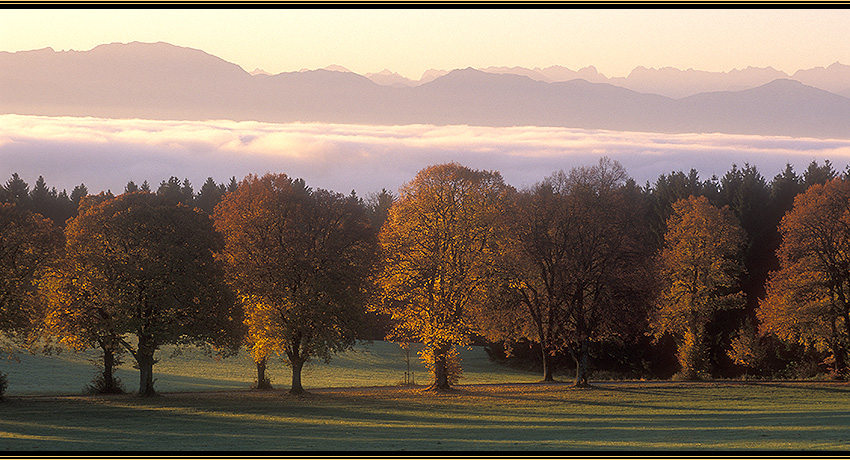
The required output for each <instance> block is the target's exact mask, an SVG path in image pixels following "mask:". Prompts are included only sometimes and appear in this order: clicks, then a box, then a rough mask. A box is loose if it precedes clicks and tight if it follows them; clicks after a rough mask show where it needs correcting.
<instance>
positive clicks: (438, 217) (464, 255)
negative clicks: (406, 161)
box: [376, 163, 508, 390]
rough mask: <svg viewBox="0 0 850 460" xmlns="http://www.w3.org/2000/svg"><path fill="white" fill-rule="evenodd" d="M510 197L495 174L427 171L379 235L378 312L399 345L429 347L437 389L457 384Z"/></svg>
mask: <svg viewBox="0 0 850 460" xmlns="http://www.w3.org/2000/svg"><path fill="white" fill-rule="evenodd" d="M507 190H508V187H507V186H506V185H505V183H504V181H503V180H502V177H501V175H500V174H499V173H498V172H490V171H478V170H472V169H470V168H467V167H465V166H461V165H459V164H456V163H449V164H440V165H436V166H430V167H428V168H425V169H423V170H422V171H420V172H419V173H418V174H417V175H416V177H415V178H414V179H413V180H412V181H410V182H409V183H407V184H405V185H404V186H403V187H402V188H401V190H400V196H399V198H398V199H397V200H396V201H395V203H393V205H392V207H391V208H390V212H389V216H388V217H387V220H386V222H385V223H384V226H383V228H382V229H381V234H380V243H381V250H382V256H383V264H382V271H381V273H380V274H379V276H378V284H379V286H380V294H381V296H380V303H379V305H377V306H376V308H377V309H378V310H380V311H382V312H384V313H387V314H389V315H390V316H391V318H392V321H393V323H394V325H395V329H394V331H393V335H394V336H395V337H398V338H399V339H400V341H402V342H410V341H421V342H423V343H424V345H425V347H424V349H423V351H422V353H421V357H422V359H423V361H424V362H425V364H426V365H427V366H429V367H430V368H431V369H432V371H433V374H434V382H433V384H432V385H431V388H433V389H441V390H442V389H448V388H450V387H451V384H452V383H454V382H456V381H457V379H458V378H459V377H460V371H461V367H460V362H459V358H458V354H457V347H458V346H464V345H467V344H468V343H469V336H470V333H471V332H472V331H474V330H475V328H476V324H475V321H474V318H475V316H476V310H477V309H478V307H479V306H480V305H481V304H482V303H483V302H484V300H485V298H486V296H487V294H488V292H489V289H488V287H487V286H488V282H489V280H490V279H492V274H493V273H492V272H493V263H492V262H493V260H494V257H495V256H496V251H498V249H499V248H498V245H497V239H498V237H497V232H498V230H499V227H500V220H501V218H502V211H503V210H502V207H503V203H504V200H505V195H506V192H507Z"/></svg>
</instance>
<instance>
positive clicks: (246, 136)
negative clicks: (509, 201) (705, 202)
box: [0, 115, 850, 196]
mask: <svg viewBox="0 0 850 460" xmlns="http://www.w3.org/2000/svg"><path fill="white" fill-rule="evenodd" d="M601 156H608V157H610V158H613V159H615V160H618V161H620V162H621V163H622V164H623V165H624V166H625V167H626V169H627V171H628V172H629V174H630V175H631V176H632V177H633V178H634V179H635V180H636V181H637V182H638V183H639V184H645V183H646V182H647V181H649V182H654V181H655V179H657V177H658V176H659V174H662V173H669V172H671V171H678V170H684V171H688V170H690V169H691V168H695V169H697V170H698V171H699V172H700V176H701V177H703V178H708V177H711V176H712V175H717V176H722V175H723V174H725V173H726V171H728V170H729V169H730V168H731V167H732V165H733V164H737V165H739V166H742V165H744V164H745V163H749V164H751V165H755V166H757V167H758V169H759V171H761V173H762V175H763V176H765V178H766V179H767V180H770V179H772V178H773V176H774V175H776V174H778V173H779V172H780V171H781V170H782V169H784V166H785V164H786V163H790V164H792V165H793V166H794V168H795V170H796V171H797V172H798V173H801V172H802V171H803V170H804V169H805V168H806V166H807V165H808V164H809V163H810V162H811V161H813V160H817V161H818V162H822V161H823V160H824V159H829V160H830V161H832V163H833V165H834V167H835V168H836V169H838V170H843V169H844V168H845V166H846V165H847V163H848V161H850V140H823V139H809V138H789V137H766V136H746V135H727V134H648V133H635V132H615V131H602V130H581V129H565V128H541V127H513V128H486V127H474V126H431V125H410V126H366V125H339V124H319V123H290V124H273V123H259V122H232V121H218V120H216V121H207V122H183V121H151V120H113V119H101V118H72V117H38V116H20V115H0V180H2V181H3V182H4V183H5V181H6V180H8V178H9V177H10V176H11V174H12V173H14V172H17V173H18V174H20V176H21V177H22V178H23V179H24V180H26V181H27V182H29V183H30V184H31V185H32V184H34V183H35V180H36V178H37V177H38V176H39V175H42V176H44V178H45V180H46V181H47V183H48V185H49V186H51V187H56V188H57V189H59V190H62V189H67V190H68V192H69V193H70V191H71V189H72V188H73V187H74V186H75V185H77V184H79V183H85V184H86V186H87V187H88V188H89V191H90V192H94V193H96V192H99V191H101V190H112V191H113V192H116V193H120V192H122V191H123V189H124V185H125V184H126V183H127V182H128V181H130V180H132V181H135V182H136V183H137V184H141V183H142V181H144V180H147V181H148V182H149V183H150V184H151V185H152V186H153V187H154V188H155V187H156V186H157V185H158V184H159V183H160V181H162V180H166V179H168V178H169V177H170V176H177V177H178V178H180V179H181V180H182V179H183V178H188V179H189V180H190V182H192V184H193V185H194V187H195V190H196V191H197V190H199V189H200V186H201V184H202V183H203V182H204V180H206V178H207V177H212V178H213V179H215V180H216V181H217V182H219V183H221V182H227V181H229V179H230V178H231V177H236V178H237V180H238V179H242V178H243V177H244V176H245V175H246V174H249V173H255V174H259V175H262V174H264V173H266V172H282V173H286V174H287V175H289V176H291V177H300V178H303V179H304V180H305V181H306V182H307V184H308V185H309V186H311V187H314V188H325V189H330V190H335V191H339V192H343V193H349V192H350V191H351V190H356V191H357V193H358V195H361V196H365V195H368V194H369V193H372V192H376V191H380V190H381V189H382V188H386V189H389V190H392V191H396V190H398V187H399V186H401V185H402V184H404V183H405V182H407V181H409V180H411V179H412V178H413V177H414V176H415V175H416V173H417V172H418V171H419V170H420V169H422V168H424V167H426V166H428V165H432V164H437V163H443V162H449V161H455V162H458V163H461V164H464V165H467V166H469V167H472V168H476V169H488V170H497V171H500V172H501V173H502V175H503V177H504V178H505V180H506V181H507V182H508V183H510V184H512V185H514V186H516V187H519V188H522V187H524V186H527V185H531V184H533V183H535V182H538V181H540V180H541V179H542V178H543V177H545V176H547V175H549V174H551V173H552V172H554V171H557V170H559V169H563V170H569V169H570V168H572V167H574V166H581V165H589V164H593V163H595V162H596V161H597V160H598V158H599V157H601Z"/></svg>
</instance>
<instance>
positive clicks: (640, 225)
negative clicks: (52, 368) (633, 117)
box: [0, 158, 850, 395]
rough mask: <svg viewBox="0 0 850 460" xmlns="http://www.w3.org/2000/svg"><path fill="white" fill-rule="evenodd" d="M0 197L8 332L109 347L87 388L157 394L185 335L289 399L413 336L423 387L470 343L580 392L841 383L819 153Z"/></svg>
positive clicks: (841, 246)
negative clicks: (387, 182)
mask: <svg viewBox="0 0 850 460" xmlns="http://www.w3.org/2000/svg"><path fill="white" fill-rule="evenodd" d="M0 202H2V203H3V204H0V238H2V239H0V271H2V274H0V275H2V276H0V283H2V284H0V330H2V331H0V332H2V333H3V334H4V336H5V337H6V338H7V339H8V340H10V341H8V343H7V345H8V346H9V348H10V350H11V348H12V347H13V346H33V344H35V343H40V344H44V343H47V344H48V347H47V348H49V347H51V346H62V347H68V348H73V349H76V350H82V349H87V348H97V349H99V350H101V352H102V358H103V363H102V371H103V372H102V373H101V374H100V375H99V376H98V378H96V379H95V381H94V382H93V383H92V389H93V391H99V392H116V391H121V390H122V387H121V382H120V381H118V380H117V378H115V377H114V376H113V374H112V372H113V369H114V367H115V366H117V365H118V364H119V363H120V362H122V360H123V359H124V357H125V356H126V355H130V356H131V358H132V359H133V360H134V362H135V364H136V365H137V367H138V368H139V370H140V385H139V393H140V394H144V395H150V394H154V393H155V391H154V388H153V381H154V379H153V365H154V363H155V362H156V358H155V353H156V351H157V350H158V349H159V348H160V347H161V346H163V345H166V344H176V345H187V344H195V345H199V346H202V347H206V348H207V349H208V350H209V351H210V352H211V353H218V354H222V355H228V354H231V353H235V352H237V351H238V350H239V349H240V348H241V347H246V348H247V349H248V350H249V351H250V352H251V353H252V355H253V357H254V360H255V362H256V364H257V381H256V382H255V386H256V387H257V388H268V387H270V382H269V381H268V379H267V378H266V376H265V369H266V366H267V365H268V359H269V358H270V357H271V356H273V355H278V356H281V357H282V358H283V360H284V361H285V362H286V363H287V364H288V365H290V366H291V367H292V370H293V373H292V384H291V390H290V391H292V392H299V391H303V388H302V385H301V369H302V367H303V365H304V364H305V363H307V362H308V361H310V360H311V359H324V360H329V359H331V357H332V355H333V354H334V353H337V352H339V351H343V350H346V349H349V348H350V347H351V346H353V344H354V341H355V339H357V338H361V339H362V338H368V339H380V338H384V337H386V338H388V339H390V340H393V341H395V342H399V343H402V344H404V343H409V342H421V343H423V344H424V351H423V353H422V359H423V360H424V361H425V363H426V364H427V365H428V366H429V367H430V368H431V369H432V371H433V375H434V380H433V383H432V388H436V389H444V388H448V387H450V386H451V385H452V384H453V383H456V382H457V381H458V379H459V378H461V375H462V365H461V362H460V360H459V358H458V353H457V349H458V347H462V346H465V345H468V344H470V343H473V342H474V341H479V342H482V343H486V344H487V345H488V350H489V352H490V353H491V357H492V358H493V359H498V360H505V361H507V362H508V363H509V364H515V365H521V366H531V367H534V368H536V369H538V370H540V371H541V373H542V375H543V378H544V380H552V379H553V375H554V372H555V371H556V370H557V369H558V368H559V367H560V368H564V367H567V366H569V367H571V368H573V369H574V370H575V382H576V385H579V386H581V385H586V384H587V380H588V377H589V375H591V374H592V373H593V372H597V373H609V374H616V375H619V376H622V377H625V378H671V377H673V378H681V379H698V378H709V377H723V378H734V377H741V376H745V375H746V376H752V377H761V378H806V377H812V376H815V375H817V374H821V375H827V374H829V375H831V376H832V377H834V378H845V377H846V374H847V363H846V361H847V356H846V354H847V350H848V347H850V343H848V341H850V308H848V303H847V296H848V295H850V258H848V257H850V256H847V254H850V247H845V246H846V245H850V180H848V174H847V172H844V173H839V172H838V171H836V170H835V169H834V168H833V167H832V165H831V164H830V163H829V161H825V162H824V163H823V164H818V163H817V162H812V163H811V164H810V165H809V166H808V168H807V169H806V170H805V171H803V173H802V174H800V175H798V174H797V173H795V171H794V170H793V168H792V167H791V166H790V165H789V166H787V167H786V168H785V170H784V171H782V172H781V173H780V174H778V175H776V176H775V177H773V179H772V180H770V181H768V180H766V179H765V178H764V177H763V176H762V175H761V173H760V172H759V171H758V170H757V169H756V168H755V167H753V166H750V165H744V167H743V168H739V167H737V166H733V167H732V169H731V170H730V171H728V172H727V173H726V174H725V175H724V176H723V177H721V178H717V177H712V178H709V179H701V178H700V177H699V174H698V172H697V171H695V170H691V171H689V172H687V173H685V172H682V171H675V172H671V173H670V174H664V175H661V176H659V178H658V179H657V180H656V181H655V183H653V184H650V183H647V184H645V185H644V186H640V185H638V184H636V183H635V182H634V181H633V180H632V179H630V178H629V177H628V175H627V173H626V171H625V170H624V169H623V168H622V166H621V165H619V163H617V162H615V161H611V160H608V159H605V158H603V159H601V160H600V161H599V163H598V164H596V165H593V166H587V167H579V168H574V169H572V170H571V171H569V172H564V171H559V172H556V173H554V174H553V175H552V176H549V177H547V178H544V179H543V180H542V181H541V182H540V183H538V184H536V185H535V186H533V187H530V188H528V189H525V190H516V189H514V188H513V187H510V186H509V185H507V184H505V183H504V181H503V180H502V178H501V175H500V174H499V173H498V172H494V171H478V170H472V169H469V168H466V167H464V166H461V165H458V164H454V163H451V164H443V165H436V166H431V167H429V168H426V169H424V170H422V171H420V172H419V174H417V176H416V177H415V178H414V179H413V180H411V182H409V183H407V184H405V185H404V186H403V187H402V188H401V189H400V192H399V195H398V196H394V195H393V194H392V193H390V192H388V191H386V190H384V191H382V192H381V193H379V194H374V195H371V196H369V197H367V198H366V199H363V198H361V197H358V196H357V195H356V194H354V192H352V193H351V194H349V195H342V194H339V193H335V192H332V191H327V190H322V189H315V190H314V189H312V188H310V187H308V186H307V185H306V184H305V183H304V181H303V180H300V179H292V178H289V177H287V176H286V175H283V174H276V175H273V174H269V175H266V176H263V177H257V176H248V177H246V178H245V179H244V180H243V181H241V182H238V183H237V181H236V180H235V178H233V179H231V181H230V183H229V184H217V183H216V182H215V181H214V180H213V179H212V178H210V179H208V180H207V181H206V182H205V183H204V184H203V185H202V187H201V188H200V190H199V191H198V192H197V193H196V192H195V191H194V190H193V187H192V185H191V183H190V182H189V181H188V180H183V181H181V180H180V179H178V178H177V177H172V178H170V179H169V180H168V181H163V182H162V183H160V185H159V187H158V188H157V189H156V190H155V191H154V190H152V188H151V187H150V185H149V184H148V183H147V182H144V183H142V184H141V185H136V184H135V183H133V182H129V183H128V184H127V185H126V187H125V190H124V193H122V194H121V195H119V196H114V195H113V194H112V193H111V192H107V193H100V194H98V195H89V194H88V190H87V189H86V187H85V185H82V184H81V185H80V186H77V187H76V188H75V189H74V190H73V191H72V192H71V194H70V195H69V194H67V193H66V192H65V191H62V192H57V191H56V189H55V188H53V189H51V188H48V186H47V184H46V182H45V181H44V179H43V178H41V177H39V178H38V180H37V182H36V184H35V186H33V187H32V189H31V190H30V188H29V185H28V184H27V183H26V182H24V181H23V180H22V179H21V178H20V177H19V176H18V175H17V174H13V175H12V177H11V179H10V180H9V181H8V182H6V183H5V185H3V186H2V187H0ZM131 338H132V340H131ZM5 385H6V382H5V381H0V395H2V390H3V389H4V388H5Z"/></svg>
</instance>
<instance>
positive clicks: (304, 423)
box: [0, 342, 850, 453]
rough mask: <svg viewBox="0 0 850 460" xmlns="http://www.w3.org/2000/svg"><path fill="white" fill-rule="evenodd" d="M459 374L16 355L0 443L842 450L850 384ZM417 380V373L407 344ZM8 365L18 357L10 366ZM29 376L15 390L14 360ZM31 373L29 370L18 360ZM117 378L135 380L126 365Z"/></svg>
mask: <svg viewBox="0 0 850 460" xmlns="http://www.w3.org/2000/svg"><path fill="white" fill-rule="evenodd" d="M462 357H463V363H464V366H465V376H466V378H465V379H463V380H462V381H461V384H460V385H458V386H457V389H456V390H455V391H452V392H448V393H432V392H428V391H425V390H423V388H422V387H421V386H416V387H403V386H398V385H395V384H396V383H398V381H400V380H401V378H402V375H403V372H404V370H405V369H406V363H405V360H404V354H403V352H402V351H401V350H400V349H399V348H398V347H397V346H396V345H393V344H388V343H383V342H375V343H373V344H371V345H366V346H364V345H359V346H358V347H357V350H356V351H354V352H350V353H346V354H343V355H341V356H338V357H336V358H335V359H334V360H333V361H332V362H331V363H330V364H323V363H311V365H310V366H309V367H308V368H305V375H304V384H305V388H307V390H308V392H309V393H308V394H306V395H304V396H292V395H289V394H288V393H287V392H286V390H287V389H288V385H286V382H288V378H289V374H288V371H287V369H286V368H284V367H283V366H282V364H280V363H277V364H275V366H274V367H273V374H272V383H273V384H277V385H276V389H275V390H274V391H268V392H259V391H253V390H249V389H248V386H249V385H250V382H252V381H253V367H252V364H251V361H250V358H248V357H247V356H237V357H232V358H227V359H223V360H218V361H216V360H215V359H213V358H210V357H207V356H205V355H203V354H202V353H200V352H198V351H196V350H187V351H185V352H184V353H183V354H181V355H179V356H169V355H167V354H163V355H162V356H161V359H162V360H161V362H160V363H158V364H157V365H156V366H155V372H156V377H157V382H156V386H157V388H158V389H159V391H160V392H162V395H161V396H159V397H154V398H140V397H137V396H134V395H118V396H111V395H110V396H90V395H83V394H82V391H81V389H82V387H83V386H84V385H85V383H86V382H87V381H88V380H89V379H90V378H91V375H92V373H93V372H94V368H93V367H92V365H91V364H90V363H89V362H88V361H87V360H86V358H85V357H84V356H82V355H74V354H66V353H63V354H61V355H53V356H46V357H45V356H40V355H26V356H23V357H22V359H21V362H20V363H9V362H6V363H4V366H3V371H4V372H6V373H7V374H9V380H10V382H9V383H10V387H9V391H8V394H7V396H8V398H7V401H6V402H4V403H2V404H0V451H40V450H46V451H98V450H108V451H122V452H127V453H138V452H139V451H204V450H209V451H248V450H261V451H276V452H280V451H283V452H288V451H392V452H401V451H451V452H458V451H494V450H508V451H539V450H556V451H560V452H575V451H584V450H630V451H634V450H665V451H666V450H675V451H693V450H724V451H725V450H736V451H737V450H759V451H764V450H793V451H800V450H803V451H808V450H813V451H814V450H840V451H846V450H848V449H850V389H848V386H847V384H845V383H834V382H743V381H717V382H698V383H690V382H688V383H685V382H658V381H653V382H636V381H630V382H614V381H608V382H603V381H596V382H592V383H593V388H591V389H573V388H571V387H570V385H569V384H568V383H554V384H539V383H536V381H537V380H538V378H539V377H538V376H537V375H536V374H530V373H525V372H520V371H515V370H511V369H508V368H504V367H502V366H498V365H495V364H492V363H490V362H489V361H488V360H487V357H486V353H485V352H484V350H483V349H481V348H473V349H472V350H465V351H464V353H463V355H462ZM411 365H412V366H413V367H414V369H415V376H416V380H417V383H420V384H424V383H427V373H426V371H425V369H424V367H422V366H421V365H420V364H419V362H418V360H416V359H415V355H414V356H412V358H411ZM16 366H19V367H18V368H17V369H16ZM24 370H25V371H26V372H30V373H32V372H38V373H39V374H38V375H27V376H26V378H28V379H29V380H23V381H24V382H30V383H29V385H32V386H31V387H30V388H29V389H28V390H23V389H22V388H21V384H22V383H21V382H22V381H21V379H22V378H24V377H22V376H21V375H20V372H22V371H24ZM26 372H25V373H24V374H26ZM121 377H122V378H123V379H124V381H125V384H127V387H128V390H132V389H133V388H135V385H134V383H135V382H133V378H134V377H136V374H135V371H134V370H133V369H132V368H131V367H130V366H128V365H125V366H124V368H123V369H122V374H121Z"/></svg>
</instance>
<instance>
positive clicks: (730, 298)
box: [652, 196, 746, 380]
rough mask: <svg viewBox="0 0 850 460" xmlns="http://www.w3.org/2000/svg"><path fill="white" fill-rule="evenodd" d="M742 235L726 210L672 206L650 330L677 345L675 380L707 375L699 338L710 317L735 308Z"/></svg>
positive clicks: (698, 201) (702, 202)
mask: <svg viewBox="0 0 850 460" xmlns="http://www.w3.org/2000/svg"><path fill="white" fill-rule="evenodd" d="M745 241H746V240H745V234H744V231H743V230H742V229H741V227H740V225H739V224H738V220H737V219H736V218H735V216H734V214H732V212H731V211H729V209H728V207H724V208H723V209H717V208H716V207H714V206H712V205H711V204H710V203H709V201H708V199H707V198H705V197H703V196H701V197H694V196H691V197H689V198H688V199H682V200H679V201H677V202H676V203H674V204H673V215H672V216H670V218H669V219H668V220H667V233H666V234H665V235H664V248H663V249H662V250H661V253H660V256H659V259H660V260H659V267H660V280H661V284H662V289H661V293H660V295H659V297H658V299H657V311H656V315H655V317H654V318H653V323H652V327H653V329H654V332H655V335H656V337H660V336H661V335H663V334H665V333H670V334H672V335H673V337H674V338H675V339H676V343H677V345H678V352H677V354H678V359H679V364H680V365H681V371H680V373H679V375H678V377H680V378H682V379H686V380H692V379H696V378H699V377H700V375H701V374H702V373H703V372H705V369H704V366H705V356H704V354H705V346H704V344H703V338H704V337H703V336H704V332H705V326H706V324H707V323H708V322H709V321H710V320H711V318H712V316H713V315H714V312H715V311H717V310H719V309H723V308H731V307H736V306H739V305H740V304H741V303H742V301H743V298H742V296H741V294H740V292H739V287H738V278H739V276H740V275H741V273H742V271H743V268H742V266H741V264H740V262H739V260H738V259H739V257H740V253H741V250H742V247H743V245H744V243H745Z"/></svg>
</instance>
